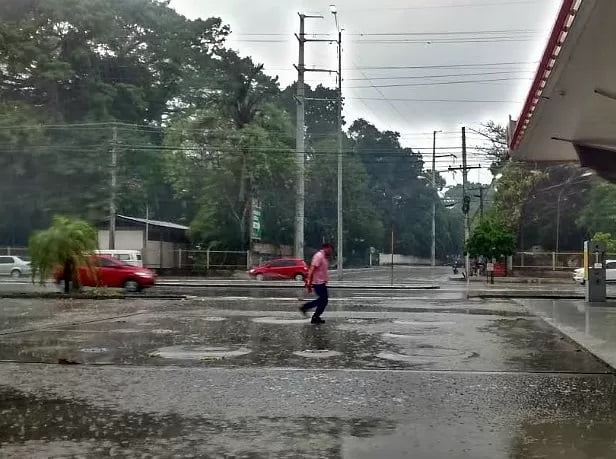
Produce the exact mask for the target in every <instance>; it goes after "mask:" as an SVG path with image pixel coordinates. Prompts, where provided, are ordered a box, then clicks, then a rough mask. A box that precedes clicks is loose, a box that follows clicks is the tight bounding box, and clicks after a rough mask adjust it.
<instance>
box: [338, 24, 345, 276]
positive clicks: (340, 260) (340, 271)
mask: <svg viewBox="0 0 616 459" xmlns="http://www.w3.org/2000/svg"><path fill="white" fill-rule="evenodd" d="M337 134H338V241H337V245H338V247H337V249H338V280H339V281H341V280H342V277H343V266H342V263H343V258H344V257H343V250H342V249H343V247H342V245H343V242H344V241H343V239H344V238H343V232H342V229H343V228H342V32H341V31H338V133H337Z"/></svg>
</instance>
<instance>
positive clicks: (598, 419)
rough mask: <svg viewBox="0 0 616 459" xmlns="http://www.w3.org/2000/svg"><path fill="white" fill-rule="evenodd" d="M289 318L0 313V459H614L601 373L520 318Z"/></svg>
mask: <svg viewBox="0 0 616 459" xmlns="http://www.w3.org/2000/svg"><path fill="white" fill-rule="evenodd" d="M232 293H233V294H234V295H236V296H239V295H237V292H232ZM299 304H300V303H299V301H297V299H293V298H290V299H283V300H281V301H276V300H275V299H270V298H269V297H262V298H260V299H250V298H249V299H230V298H226V299H225V298H216V299H209V298H195V299H190V300H185V301H175V300H173V301H171V300H170V301H167V300H160V301H159V300H150V299H147V298H143V299H139V300H131V301H116V300H113V301H98V302H87V301H55V300H53V301H52V300H44V301H37V300H6V301H3V302H1V303H0V360H2V361H3V363H0V448H1V453H0V456H2V457H19V458H21V457H48V456H69V457H70V456H79V457H80V456H84V457H101V456H119V457H141V456H145V457H169V456H178V457H191V456H192V457H249V458H261V457H263V458H292V457H293V458H295V457H311V458H312V457H327V458H329V457H332V458H337V457H340V458H352V459H355V458H369V457H370V458H372V457H385V458H390V457H392V458H396V457H419V458H423V457H426V458H433V457H435V458H440V457H447V458H450V457H452V458H456V457H468V458H490V459H492V458H501V457H502V458H506V457H520V458H522V457H524V458H526V457H554V456H559V457H613V455H614V445H615V444H616V414H615V413H616V409H615V408H616V389H615V387H614V376H613V375H612V374H611V372H610V369H609V368H608V367H607V366H606V365H604V364H603V363H601V362H600V361H598V360H597V359H595V358H594V357H593V356H592V355H590V354H588V353H587V352H585V351H583V350H582V349H580V348H579V347H578V346H577V345H575V344H574V343H573V342H572V341H571V340H568V339H566V338H565V337H564V336H563V335H561V334H560V333H558V332H557V331H556V330H554V329H553V328H552V327H550V326H549V325H547V324H546V323H545V322H543V321H542V320H540V319H539V318H537V317H534V316H532V315H530V314H529V313H528V311H527V310H526V309H525V308H524V307H521V306H519V305H517V304H515V303H513V302H508V301H494V302H486V301H464V300H460V299H453V298H450V299H439V298H438V297H433V298H431V299H429V300H426V299H424V298H420V297H418V296H416V295H410V296H407V297H404V296H391V297H386V296H379V297H375V298H373V299H368V298H365V297H362V298H357V299H352V298H347V299H341V300H340V301H337V302H336V301H334V302H332V304H331V305H330V307H328V309H327V311H326V315H325V318H326V324H325V325H323V326H313V325H311V324H310V323H309V319H304V318H302V317H301V315H300V314H299V313H298V311H297V307H298V305H299ZM59 359H64V360H66V361H75V362H78V363H81V365H71V366H65V365H57V364H56V363H57V362H58V360H59ZM11 362H14V363H11Z"/></svg>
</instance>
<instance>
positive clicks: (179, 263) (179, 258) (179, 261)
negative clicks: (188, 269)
mask: <svg viewBox="0 0 616 459" xmlns="http://www.w3.org/2000/svg"><path fill="white" fill-rule="evenodd" d="M178 269H182V249H181V248H179V249H178Z"/></svg>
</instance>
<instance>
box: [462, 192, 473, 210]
mask: <svg viewBox="0 0 616 459" xmlns="http://www.w3.org/2000/svg"><path fill="white" fill-rule="evenodd" d="M470 210H471V197H470V196H464V201H463V202H462V212H463V213H464V215H466V214H468V213H469V212H470Z"/></svg>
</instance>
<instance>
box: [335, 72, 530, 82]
mask: <svg viewBox="0 0 616 459" xmlns="http://www.w3.org/2000/svg"><path fill="white" fill-rule="evenodd" d="M513 73H534V71H532V70H517V71H510V70H508V71H505V72H503V71H500V72H478V73H448V74H444V75H443V74H441V75H410V76H409V75H404V76H387V77H369V78H370V80H420V79H423V78H447V77H467V76H469V77H470V76H486V75H511V74H513ZM365 79H366V78H347V80H348V81H363V80H365Z"/></svg>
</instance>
